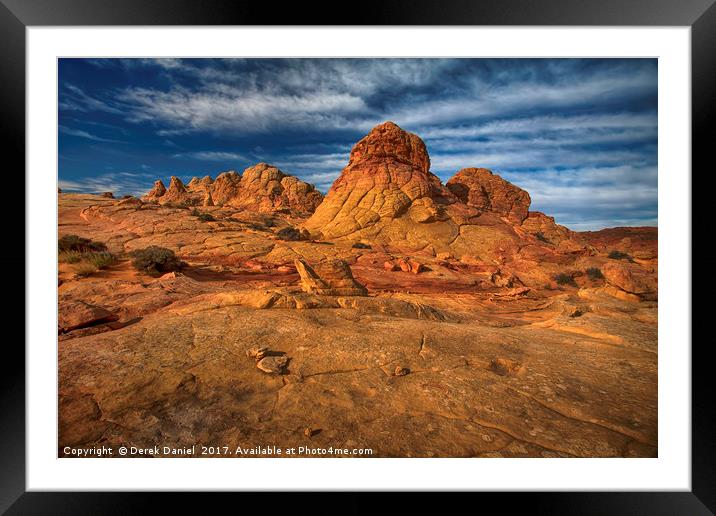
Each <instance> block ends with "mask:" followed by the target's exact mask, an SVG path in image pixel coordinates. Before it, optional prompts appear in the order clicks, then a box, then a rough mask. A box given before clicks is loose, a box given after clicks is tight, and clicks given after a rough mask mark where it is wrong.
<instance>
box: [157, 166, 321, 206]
mask: <svg viewBox="0 0 716 516" xmlns="http://www.w3.org/2000/svg"><path fill="white" fill-rule="evenodd" d="M143 199H144V200H147V201H155V202H158V203H159V204H167V203H169V204H185V205H203V206H226V207H232V208H236V209H239V210H241V211H244V210H246V211H250V212H256V213H284V214H287V215H290V216H294V217H301V218H305V217H308V216H309V215H311V214H312V213H313V211H314V210H315V209H316V206H318V205H319V204H320V203H321V201H322V200H323V195H322V194H321V193H320V192H319V191H318V190H316V189H315V187H314V186H313V185H310V184H308V183H306V182H304V181H301V180H300V179H298V178H297V177H294V176H291V175H289V174H286V173H284V172H282V171H281V170H279V169H278V168H276V167H274V166H271V165H268V164H266V163H259V164H258V165H255V166H253V167H249V168H247V169H246V170H245V171H244V173H243V175H242V174H239V173H238V172H236V171H234V170H229V171H226V172H222V173H221V174H219V175H218V177H217V178H216V180H213V179H212V178H211V177H210V176H205V177H203V178H201V179H200V178H198V177H194V178H192V179H191V181H189V183H188V184H187V185H186V186H185V185H184V184H183V183H182V182H181V180H180V179H179V178H178V177H172V179H171V183H170V185H169V189H166V188H165V187H164V184H163V183H162V182H161V181H155V183H154V188H153V189H152V190H151V191H150V192H148V193H147V194H146V195H145V196H144V197H143Z"/></svg>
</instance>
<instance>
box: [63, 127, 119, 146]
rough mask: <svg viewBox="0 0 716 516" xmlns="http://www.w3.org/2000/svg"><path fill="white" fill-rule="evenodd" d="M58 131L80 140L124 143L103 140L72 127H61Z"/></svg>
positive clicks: (114, 141) (107, 139) (115, 141)
mask: <svg viewBox="0 0 716 516" xmlns="http://www.w3.org/2000/svg"><path fill="white" fill-rule="evenodd" d="M58 129H59V131H60V132H61V133H64V134H69V135H70V136H78V137H80V138H86V139H87V140H93V141H96V142H106V143H124V142H122V141H120V140H112V139H110V138H102V137H100V136H97V135H95V134H91V133H88V132H87V131H82V130H81V129H72V128H71V127H66V126H64V125H60V126H59V127H58Z"/></svg>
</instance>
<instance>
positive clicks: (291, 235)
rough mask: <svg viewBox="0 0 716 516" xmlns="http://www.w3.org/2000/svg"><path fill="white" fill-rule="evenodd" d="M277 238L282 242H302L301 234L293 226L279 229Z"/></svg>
mask: <svg viewBox="0 0 716 516" xmlns="http://www.w3.org/2000/svg"><path fill="white" fill-rule="evenodd" d="M276 237H277V238H279V239H280V240H301V232H300V231H299V230H298V229H296V228H294V227H291V226H288V227H285V228H282V229H279V230H278V231H277V232H276Z"/></svg>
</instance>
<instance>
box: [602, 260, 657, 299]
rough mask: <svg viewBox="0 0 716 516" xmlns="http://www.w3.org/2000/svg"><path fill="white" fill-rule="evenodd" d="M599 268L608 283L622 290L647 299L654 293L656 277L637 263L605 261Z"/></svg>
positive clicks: (652, 296) (653, 295)
mask: <svg viewBox="0 0 716 516" xmlns="http://www.w3.org/2000/svg"><path fill="white" fill-rule="evenodd" d="M601 270H602V274H603V275H604V278H605V279H606V281H607V283H608V284H610V285H612V286H614V287H617V288H619V289H621V290H623V291H624V292H627V293H629V294H636V295H638V296H641V297H644V298H648V299H652V298H654V297H655V295H656V291H657V285H656V277H655V276H654V275H653V274H650V273H649V272H648V271H646V270H644V269H642V267H641V266H639V265H636V264H626V263H616V262H614V263H606V264H605V265H604V266H603V267H602V269H601Z"/></svg>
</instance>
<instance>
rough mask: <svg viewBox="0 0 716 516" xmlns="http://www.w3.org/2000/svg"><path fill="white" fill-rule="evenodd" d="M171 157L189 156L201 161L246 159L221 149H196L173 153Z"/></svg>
mask: <svg viewBox="0 0 716 516" xmlns="http://www.w3.org/2000/svg"><path fill="white" fill-rule="evenodd" d="M172 158H191V159H198V160H201V161H246V158H245V157H244V156H243V155H241V154H238V153H236V152H223V151H197V152H183V153H177V154H173V155H172Z"/></svg>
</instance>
